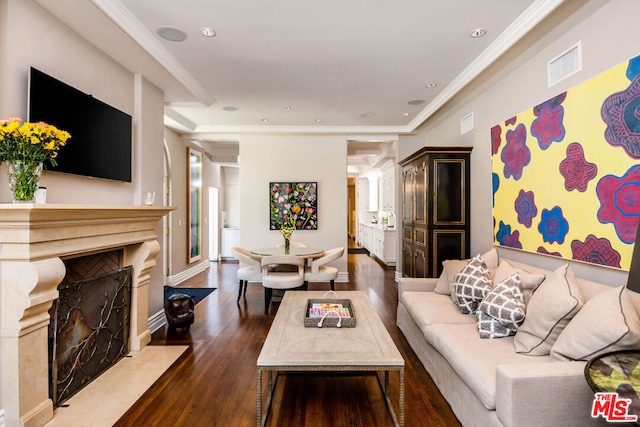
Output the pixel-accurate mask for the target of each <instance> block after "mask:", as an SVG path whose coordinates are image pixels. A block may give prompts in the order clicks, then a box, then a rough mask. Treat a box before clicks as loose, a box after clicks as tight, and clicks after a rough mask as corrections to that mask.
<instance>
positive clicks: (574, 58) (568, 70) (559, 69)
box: [547, 42, 582, 87]
mask: <svg viewBox="0 0 640 427" xmlns="http://www.w3.org/2000/svg"><path fill="white" fill-rule="evenodd" d="M580 70H582V49H581V47H580V42H578V43H576V44H575V45H573V46H571V47H570V48H569V49H567V50H566V51H564V52H563V53H561V54H560V55H558V56H556V57H555V58H554V59H552V60H551V61H549V62H548V64H547V79H548V87H551V86H553V85H555V84H556V83H558V82H561V81H562V80H564V79H566V78H567V77H569V76H572V75H574V74H575V73H577V72H578V71H580Z"/></svg>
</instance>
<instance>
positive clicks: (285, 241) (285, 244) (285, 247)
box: [284, 237, 291, 255]
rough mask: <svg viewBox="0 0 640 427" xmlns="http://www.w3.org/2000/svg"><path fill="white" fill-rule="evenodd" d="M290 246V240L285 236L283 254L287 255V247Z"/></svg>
mask: <svg viewBox="0 0 640 427" xmlns="http://www.w3.org/2000/svg"><path fill="white" fill-rule="evenodd" d="M290 246H291V240H290V239H287V238H286V237H285V238H284V253H285V255H289V248H290Z"/></svg>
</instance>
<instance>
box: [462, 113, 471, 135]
mask: <svg viewBox="0 0 640 427" xmlns="http://www.w3.org/2000/svg"><path fill="white" fill-rule="evenodd" d="M472 130H473V113H469V114H467V115H466V116H464V117H463V118H461V119H460V135H464V134H465V133H467V132H470V131H472Z"/></svg>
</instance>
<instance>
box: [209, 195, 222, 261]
mask: <svg viewBox="0 0 640 427" xmlns="http://www.w3.org/2000/svg"><path fill="white" fill-rule="evenodd" d="M218 212H219V190H218V188H216V187H209V261H213V262H218V261H220V245H219V243H220V238H219V237H218V230H220V226H219V224H218V218H219V215H218Z"/></svg>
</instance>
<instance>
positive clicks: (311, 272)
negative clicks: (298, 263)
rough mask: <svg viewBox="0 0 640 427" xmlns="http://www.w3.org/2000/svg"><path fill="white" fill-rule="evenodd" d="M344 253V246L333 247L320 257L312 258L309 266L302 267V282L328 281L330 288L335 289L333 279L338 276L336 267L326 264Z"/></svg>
mask: <svg viewBox="0 0 640 427" xmlns="http://www.w3.org/2000/svg"><path fill="white" fill-rule="evenodd" d="M343 254H344V248H342V247H340V248H333V249H329V250H328V251H325V252H324V255H323V256H321V257H320V258H317V259H314V260H313V261H312V262H311V266H309V267H306V268H305V269H304V283H305V284H308V283H309V282H327V281H328V282H329V283H330V285H331V290H332V291H335V289H334V288H335V280H336V278H337V277H338V269H337V268H335V267H331V266H329V265H326V264H328V263H330V262H331V261H335V260H337V259H338V258H340V257H341V256H342V255H343Z"/></svg>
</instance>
